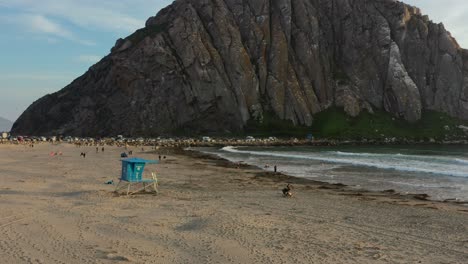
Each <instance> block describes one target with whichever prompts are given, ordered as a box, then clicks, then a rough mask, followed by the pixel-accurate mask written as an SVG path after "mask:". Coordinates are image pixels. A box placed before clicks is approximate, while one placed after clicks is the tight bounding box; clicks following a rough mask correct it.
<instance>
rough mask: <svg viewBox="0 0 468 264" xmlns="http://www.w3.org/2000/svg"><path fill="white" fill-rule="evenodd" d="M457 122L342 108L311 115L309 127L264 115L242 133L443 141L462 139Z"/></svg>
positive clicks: (429, 113) (447, 118)
mask: <svg viewBox="0 0 468 264" xmlns="http://www.w3.org/2000/svg"><path fill="white" fill-rule="evenodd" d="M464 123H466V122H462V121H459V120H457V119H455V118H452V117H450V116H448V115H447V114H443V113H438V112H434V111H427V112H425V113H423V116H422V119H421V120H420V121H418V122H417V123H408V122H407V121H405V120H403V119H398V118H396V117H393V116H392V115H391V114H389V113H387V112H384V111H382V110H379V111H376V112H375V113H372V114H371V113H368V112H366V111H364V112H362V113H361V114H360V115H359V116H357V117H350V116H349V115H347V114H346V113H345V112H344V110H343V109H340V108H330V109H328V110H325V111H323V112H321V113H318V114H316V115H315V116H314V123H313V125H312V127H306V126H294V125H293V123H292V122H291V121H287V120H281V119H279V118H278V117H277V116H276V115H274V114H272V113H266V114H264V116H263V119H262V121H261V122H260V121H255V120H250V121H249V122H248V123H247V126H246V128H245V134H246V135H251V136H257V137H266V136H277V137H298V138H305V137H306V136H307V135H308V134H312V135H313V136H314V137H315V138H328V139H341V140H363V139H368V140H384V139H386V138H397V139H408V140H410V139H411V140H426V141H427V140H430V139H434V140H443V139H455V138H461V137H464V136H465V134H464V133H463V131H462V130H461V129H459V128H458V126H459V125H461V124H464Z"/></svg>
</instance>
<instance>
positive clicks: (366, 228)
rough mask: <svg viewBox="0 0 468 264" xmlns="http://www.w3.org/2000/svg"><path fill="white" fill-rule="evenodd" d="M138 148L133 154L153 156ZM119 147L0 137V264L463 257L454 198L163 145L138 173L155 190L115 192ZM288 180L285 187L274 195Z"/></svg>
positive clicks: (462, 213)
mask: <svg viewBox="0 0 468 264" xmlns="http://www.w3.org/2000/svg"><path fill="white" fill-rule="evenodd" d="M140 150H141V149H140V148H134V149H133V151H134V156H138V157H142V158H147V159H157V158H158V156H157V154H155V153H150V152H145V153H142V152H140ZM148 150H149V149H148ZM123 151H124V150H123V149H122V148H117V147H108V146H106V148H105V152H101V151H100V152H99V153H96V149H95V147H81V148H77V147H75V146H73V145H69V144H60V145H50V144H41V145H36V146H35V147H34V148H30V147H27V146H15V145H0V201H1V203H0V263H67V264H68V263H119V262H121V263H126V262H127V263H128V262H130V263H466V261H467V259H468V207H467V206H465V205H457V204H452V203H442V202H432V201H424V200H418V199H415V198H412V197H410V196H399V195H396V194H393V193H370V192H356V191H348V190H346V188H341V187H340V186H336V185H327V184H321V183H317V182H309V181H304V180H300V179H295V178H291V177H286V176H281V175H272V174H271V173H266V172H263V171H261V170H258V169H255V168H251V167H241V168H237V167H236V166H234V165H232V164H229V163H227V162H223V161H219V160H215V159H208V158H205V157H203V156H202V155H195V154H191V155H183V154H181V153H177V152H170V151H163V152H162V154H163V155H167V159H165V160H163V161H162V162H161V163H160V164H157V165H149V166H148V167H147V169H146V172H147V173H148V174H147V175H146V176H147V177H149V173H150V172H151V171H157V173H158V177H159V181H160V187H159V191H160V193H159V194H158V195H152V194H145V195H134V196H129V197H128V196H118V195H115V194H114V193H113V190H114V188H115V186H114V185H107V184H105V183H106V182H107V181H110V180H114V181H117V179H118V176H119V174H120V169H121V168H120V166H121V165H120V161H119V160H120V153H121V152H123ZM50 152H61V153H62V155H59V156H53V157H51V156H49V153H50ZM81 152H87V156H86V158H82V157H80V153H81ZM288 182H292V183H293V185H294V196H293V197H292V198H283V197H282V195H281V189H282V188H283V187H284V186H285V185H286V184H287V183H288Z"/></svg>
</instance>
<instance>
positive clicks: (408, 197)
mask: <svg viewBox="0 0 468 264" xmlns="http://www.w3.org/2000/svg"><path fill="white" fill-rule="evenodd" d="M152 153H154V152H152ZM173 153H174V154H179V155H185V156H188V157H191V158H195V159H205V160H211V161H214V162H215V164H216V165H217V166H220V167H225V168H239V169H244V170H246V169H249V170H256V171H258V173H257V175H256V176H255V179H257V180H260V181H262V179H267V180H271V181H273V182H277V183H284V185H286V184H287V183H290V184H294V185H298V186H301V187H303V188H306V189H322V190H330V191H332V192H335V193H336V194H338V195H347V196H355V197H363V198H380V199H381V198H384V199H383V200H385V201H386V200H387V199H391V200H393V201H394V202H400V203H403V204H402V205H405V204H404V203H408V204H406V205H411V204H413V203H416V202H429V203H433V205H434V204H438V205H453V206H456V207H461V209H462V210H461V211H463V212H467V213H468V201H457V200H456V199H445V200H433V199H430V196H429V195H428V194H426V193H408V194H403V193H399V192H397V191H395V190H393V189H388V190H382V191H373V190H368V189H356V188H352V187H351V186H349V185H346V184H342V183H328V182H324V181H317V180H312V179H306V178H301V177H296V176H291V175H287V174H285V173H281V172H276V173H275V172H269V171H265V170H263V169H262V168H260V167H258V166H254V165H248V164H244V163H240V164H236V163H235V162H232V161H230V160H228V159H225V158H222V157H219V156H217V155H215V154H209V153H204V152H201V151H197V150H187V149H183V148H174V151H173ZM429 208H431V207H429ZM464 209H466V210H464Z"/></svg>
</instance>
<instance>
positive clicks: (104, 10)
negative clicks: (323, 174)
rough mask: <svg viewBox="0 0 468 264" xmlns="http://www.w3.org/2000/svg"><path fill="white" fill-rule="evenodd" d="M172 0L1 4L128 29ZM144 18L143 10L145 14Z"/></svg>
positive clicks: (1, 0) (0, 1) (81, 23)
mask: <svg viewBox="0 0 468 264" xmlns="http://www.w3.org/2000/svg"><path fill="white" fill-rule="evenodd" d="M171 2H172V1H169V0H159V1H158V0H121V1H114V0H100V1H95V0H41V1H37V0H14V1H11V0H0V6H5V7H8V8H10V9H17V10H21V11H23V12H28V13H39V14H44V15H46V16H52V17H57V18H60V19H63V20H65V21H67V22H69V23H72V24H74V25H76V26H78V27H82V28H86V29H90V30H104V31H111V32H118V33H129V32H132V31H134V30H136V29H138V28H140V27H143V26H144V24H145V20H144V19H146V16H149V15H154V13H155V12H156V11H157V10H159V9H161V8H162V7H164V6H166V5H167V4H170V3H171ZM145 13H146V15H145V17H143V18H142V14H145Z"/></svg>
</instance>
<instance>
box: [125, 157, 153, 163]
mask: <svg viewBox="0 0 468 264" xmlns="http://www.w3.org/2000/svg"><path fill="white" fill-rule="evenodd" d="M121 161H124V162H127V163H146V164H156V163H158V161H156V160H145V159H142V158H128V159H122V160H121Z"/></svg>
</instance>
